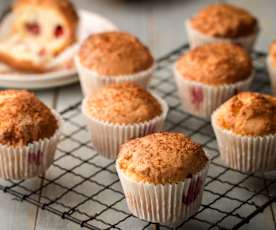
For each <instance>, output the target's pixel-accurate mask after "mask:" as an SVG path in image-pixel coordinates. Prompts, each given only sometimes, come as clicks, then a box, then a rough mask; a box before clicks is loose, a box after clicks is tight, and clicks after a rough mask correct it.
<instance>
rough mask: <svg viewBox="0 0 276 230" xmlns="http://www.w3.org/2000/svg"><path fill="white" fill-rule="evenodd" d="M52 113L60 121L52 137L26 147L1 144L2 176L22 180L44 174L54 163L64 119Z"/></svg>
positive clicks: (0, 172) (0, 173) (0, 174)
mask: <svg viewBox="0 0 276 230" xmlns="http://www.w3.org/2000/svg"><path fill="white" fill-rule="evenodd" d="M52 113H53V114H54V116H55V117H56V119H57V121H58V129H57V130H56V132H55V133H54V135H53V136H52V137H51V138H49V139H48V138H45V139H42V140H39V141H35V142H33V143H31V144H28V145H27V146H24V147H11V146H7V145H1V144H0V177H1V178H4V179H13V180H21V179H27V178H31V177H35V176H39V175H41V174H43V173H44V172H45V171H46V170H47V169H48V168H49V167H50V165H51V164H52V163H53V160H54V156H55V151H56V147H57V144H58V141H59V137H60V134H61V126H62V119H61V117H60V116H59V115H58V113H57V112H55V111H53V110H52Z"/></svg>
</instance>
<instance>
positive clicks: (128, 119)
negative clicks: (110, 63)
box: [86, 83, 161, 124]
mask: <svg viewBox="0 0 276 230" xmlns="http://www.w3.org/2000/svg"><path fill="white" fill-rule="evenodd" d="M86 109H87V112H88V114H89V115H90V116H92V117H94V118H96V119H98V120H101V121H107V122H110V123H114V124H132V123H140V122H145V121H149V120H151V119H153V118H155V117H157V116H159V115H161V106H160V104H159V102H158V101H157V99H156V98H155V97H153V96H152V95H151V94H150V93H149V92H147V91H146V90H145V89H143V88H142V87H141V86H139V85H137V84H135V83H120V84H112V85H108V86H105V87H103V88H102V89H100V90H99V91H97V92H96V93H95V94H94V95H92V96H91V97H90V98H88V99H87V103H86Z"/></svg>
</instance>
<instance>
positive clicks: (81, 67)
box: [75, 31, 154, 96]
mask: <svg viewBox="0 0 276 230" xmlns="http://www.w3.org/2000/svg"><path fill="white" fill-rule="evenodd" d="M75 62H76V66H77V68H78V72H79V77H80V81H81V86H82V90H83V94H84V95H85V96H89V95H91V94H92V93H93V92H95V91H96V90H97V89H99V88H100V87H102V86H104V85H107V84H111V83H120V82H137V83H139V84H140V85H142V86H143V87H146V85H147V84H148V82H149V80H150V78H151V77H152V74H153V70H154V59H153V57H152V55H151V53H150V51H149V50H148V48H147V47H145V46H144V45H143V44H142V43H141V42H140V41H139V40H138V38H136V37H134V36H133V35H131V34H129V33H126V32H119V31H114V32H103V33H98V34H94V35H91V36H90V37H88V38H87V39H86V41H84V42H83V44H82V45H81V48H80V50H79V53H78V55H77V56H76V58H75Z"/></svg>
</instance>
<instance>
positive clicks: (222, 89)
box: [174, 67, 254, 119]
mask: <svg viewBox="0 0 276 230" xmlns="http://www.w3.org/2000/svg"><path fill="white" fill-rule="evenodd" d="M174 76H175V80H176V83H177V86H178V95H179V97H180V99H181V103H182V106H183V109H184V111H186V112H188V113H191V114H193V115H195V116H198V117H202V118H205V119H210V116H211V114H212V113H213V111H214V110H215V109H217V108H218V107H219V106H220V105H221V104H222V103H224V102H225V101H226V100H228V99H229V98H231V97H232V96H233V95H235V94H237V93H238V92H241V91H246V90H248V89H249V87H250V85H251V83H252V81H253V78H254V73H252V74H251V76H250V77H249V78H247V79H246V80H243V81H239V82H236V83H233V84H224V85H219V86H212V85H207V84H203V83H201V82H196V81H192V80H188V79H185V78H184V77H182V76H181V75H180V74H179V73H178V71H177V70H176V67H174Z"/></svg>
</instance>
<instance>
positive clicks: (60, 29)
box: [54, 25, 64, 38]
mask: <svg viewBox="0 0 276 230" xmlns="http://www.w3.org/2000/svg"><path fill="white" fill-rule="evenodd" d="M54 34H55V37H56V38H59V37H61V36H62V35H63V34H64V30H63V27H62V26H61V25H58V26H56V28H55V32H54Z"/></svg>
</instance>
